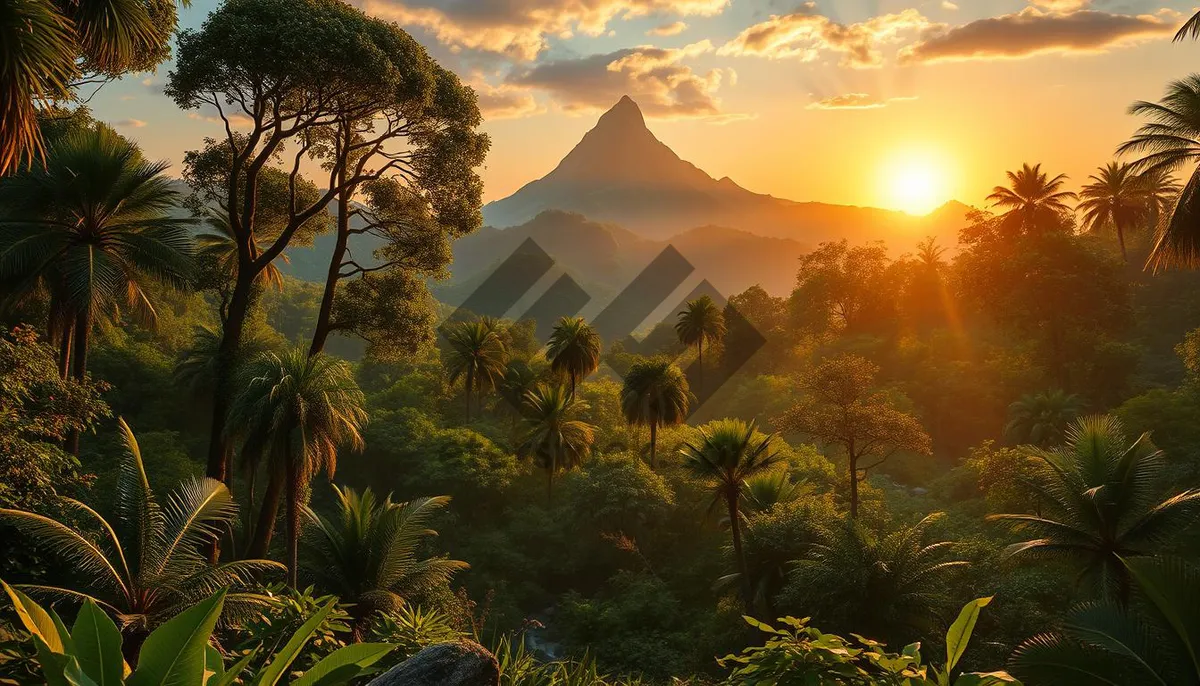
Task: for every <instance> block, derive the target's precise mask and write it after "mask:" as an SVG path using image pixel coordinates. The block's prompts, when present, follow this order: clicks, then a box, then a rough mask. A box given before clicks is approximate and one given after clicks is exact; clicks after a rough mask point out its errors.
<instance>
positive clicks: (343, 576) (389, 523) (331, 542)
mask: <svg viewBox="0 0 1200 686" xmlns="http://www.w3.org/2000/svg"><path fill="white" fill-rule="evenodd" d="M333 492H334V494H335V495H336V497H337V510H336V513H335V515H334V516H332V517H323V516H321V515H319V514H317V513H316V512H314V511H313V510H312V509H310V508H307V507H306V508H305V509H304V511H305V514H306V516H307V519H308V527H307V528H306V529H305V535H304V543H305V566H304V570H305V572H306V577H308V578H311V580H312V581H313V582H314V583H315V584H316V586H317V588H319V589H321V590H322V591H324V592H327V593H332V594H334V595H336V596H337V597H338V598H340V599H341V600H342V602H345V603H349V604H350V616H351V618H352V622H351V629H352V631H353V634H354V640H355V641H361V640H362V638H363V636H364V634H365V632H366V630H367V627H368V624H369V623H370V621H371V619H372V618H373V617H375V616H377V615H381V614H392V613H395V612H397V611H399V610H400V608H401V607H403V606H404V604H405V603H406V602H408V601H410V600H412V599H413V598H415V597H419V596H421V595H422V594H425V593H428V592H430V591H434V590H437V589H439V588H442V587H444V586H445V585H446V583H447V582H448V581H449V580H450V577H451V576H453V575H454V573H455V572H458V571H460V570H463V569H467V567H468V565H467V563H465V562H460V561H458V560H450V559H447V558H445V557H423V556H422V555H421V554H420V547H421V543H422V541H423V540H424V539H426V538H428V537H430V536H436V535H437V532H436V531H434V530H432V529H430V528H429V523H430V521H431V520H432V519H433V517H434V515H435V514H437V511H438V510H440V509H442V508H443V507H445V506H446V505H447V504H448V503H449V502H450V498H449V497H448V496H437V497H434V498H417V499H416V500H413V501H411V502H407V503H394V502H392V498H391V496H390V495H389V496H388V497H386V498H384V499H383V501H382V502H380V501H379V499H378V498H376V497H375V493H374V492H372V491H371V489H370V488H367V489H365V490H364V491H363V492H362V493H359V492H358V491H355V490H354V489H353V488H339V487H338V486H336V485H333Z"/></svg>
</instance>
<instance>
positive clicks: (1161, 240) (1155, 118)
mask: <svg viewBox="0 0 1200 686" xmlns="http://www.w3.org/2000/svg"><path fill="white" fill-rule="evenodd" d="M1194 21H1195V20H1194V19H1193V22H1194ZM1191 24H1192V22H1189V25H1191ZM1185 28H1186V27H1185ZM1129 113H1130V114H1133V115H1135V116H1143V117H1145V118H1147V119H1148V120H1149V121H1148V122H1147V123H1145V124H1142V126H1141V127H1140V128H1139V129H1138V130H1137V132H1136V133H1135V134H1134V135H1133V137H1132V138H1130V139H1129V140H1128V141H1126V142H1125V143H1123V144H1122V145H1121V146H1120V147H1119V148H1117V154H1119V155H1124V154H1134V155H1138V156H1139V157H1138V158H1137V159H1136V160H1135V161H1134V162H1133V164H1134V166H1135V167H1136V168H1137V169H1138V170H1139V171H1141V172H1143V173H1160V174H1161V173H1168V172H1170V171H1172V170H1175V169H1178V168H1180V167H1184V168H1186V167H1189V166H1190V167H1191V171H1190V173H1189V176H1188V180H1187V183H1186V184H1184V186H1183V190H1182V191H1181V192H1180V193H1179V199H1178V202H1176V204H1175V208H1174V210H1173V211H1172V212H1171V215H1170V217H1168V218H1167V220H1166V221H1165V222H1164V223H1163V225H1162V226H1161V227H1159V233H1158V239H1157V240H1156V241H1155V244H1154V249H1153V251H1152V252H1151V253H1150V259H1149V261H1148V262H1147V264H1148V266H1150V267H1152V268H1154V269H1155V270H1158V269H1165V268H1169V267H1187V268H1189V269H1191V268H1195V267H1196V266H1197V265H1198V264H1200V228H1198V227H1200V166H1196V163H1197V161H1198V160H1200V74H1193V75H1191V76H1189V77H1187V78H1185V79H1181V80H1179V81H1172V82H1171V83H1170V85H1168V86H1167V92H1166V95H1164V96H1163V98H1162V99H1161V100H1159V101H1158V102H1146V101H1138V102H1135V103H1134V104H1133V105H1132V106H1130V108H1129Z"/></svg>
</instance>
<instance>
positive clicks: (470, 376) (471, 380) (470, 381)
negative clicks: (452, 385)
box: [463, 368, 475, 424]
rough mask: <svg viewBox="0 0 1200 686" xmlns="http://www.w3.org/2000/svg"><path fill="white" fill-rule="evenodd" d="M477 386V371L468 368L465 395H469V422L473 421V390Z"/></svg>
mask: <svg viewBox="0 0 1200 686" xmlns="http://www.w3.org/2000/svg"><path fill="white" fill-rule="evenodd" d="M474 387H475V372H474V371H473V370H471V369H469V368H468V369H467V387H466V389H465V391H466V392H465V393H463V395H465V396H467V423H468V424H469V423H471V390H472V389H473V388H474Z"/></svg>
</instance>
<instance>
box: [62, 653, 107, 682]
mask: <svg viewBox="0 0 1200 686" xmlns="http://www.w3.org/2000/svg"><path fill="white" fill-rule="evenodd" d="M63 678H65V679H66V680H67V683H68V684H71V686H100V685H99V684H97V683H96V682H95V681H93V680H92V678H91V677H90V676H88V675H87V674H86V673H84V671H83V667H82V666H80V664H79V660H78V659H76V658H75V657H70V658H67V666H66V668H65V669H63Z"/></svg>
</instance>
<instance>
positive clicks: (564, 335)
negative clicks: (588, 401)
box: [546, 317, 600, 396]
mask: <svg viewBox="0 0 1200 686" xmlns="http://www.w3.org/2000/svg"><path fill="white" fill-rule="evenodd" d="M546 358H547V359H548V360H550V370H551V371H553V372H554V373H555V374H562V375H564V376H566V377H567V380H568V381H569V382H570V384H571V395H572V396H574V395H575V386H576V384H577V383H579V381H580V380H581V379H585V378H587V376H588V375H589V374H591V373H592V372H594V371H596V370H597V369H599V368H600V334H598V333H596V330H595V329H593V328H592V327H591V326H589V325H588V323H587V322H585V321H584V320H583V317H563V318H562V319H559V320H558V324H555V325H554V332H553V333H552V334H550V344H549V347H548V348H547V349H546Z"/></svg>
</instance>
